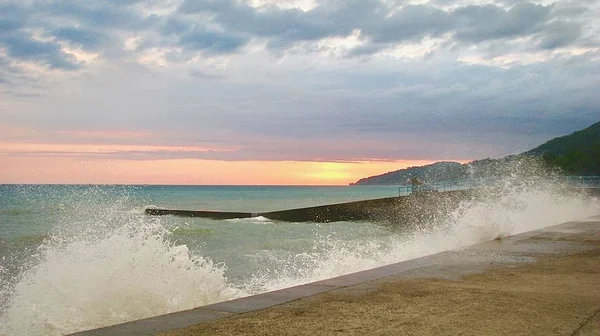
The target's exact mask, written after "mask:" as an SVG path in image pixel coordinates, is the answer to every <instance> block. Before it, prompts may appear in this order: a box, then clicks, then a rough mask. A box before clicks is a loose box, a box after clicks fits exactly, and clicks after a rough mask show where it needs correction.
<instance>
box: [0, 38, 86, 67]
mask: <svg viewBox="0 0 600 336" xmlns="http://www.w3.org/2000/svg"><path fill="white" fill-rule="evenodd" d="M0 43H2V44H3V45H4V47H5V48H6V52H7V54H8V56H10V57H13V58H16V59H20V60H26V61H34V62H39V63H42V64H45V65H48V66H49V67H50V68H54V69H62V70H76V69H78V68H79V65H78V64H77V61H76V60H75V59H74V57H73V56H72V55H69V54H66V53H65V52H63V51H62V49H61V48H60V46H59V45H58V44H56V43H53V42H40V41H37V40H34V39H32V38H31V37H30V36H28V35H25V34H13V35H10V36H7V37H5V38H2V39H0Z"/></svg>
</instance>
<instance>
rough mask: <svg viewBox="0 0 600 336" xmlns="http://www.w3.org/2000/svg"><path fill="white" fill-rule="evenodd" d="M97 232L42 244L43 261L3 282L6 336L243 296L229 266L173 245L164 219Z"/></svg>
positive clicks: (64, 330) (53, 331)
mask: <svg viewBox="0 0 600 336" xmlns="http://www.w3.org/2000/svg"><path fill="white" fill-rule="evenodd" d="M96 234H97V235H79V236H77V237H64V236H54V237H52V238H51V239H49V240H48V241H47V242H45V243H44V244H42V245H41V246H40V248H39V256H38V257H37V261H36V262H35V263H33V264H32V265H31V266H30V267H29V268H28V269H27V271H25V272H24V273H23V274H22V275H21V276H20V279H19V281H18V283H16V285H14V286H12V287H10V288H7V287H6V286H5V288H4V291H10V293H6V292H5V293H3V294H4V298H8V300H7V302H8V303H7V305H6V307H5V308H4V312H3V313H2V317H1V318H0V334H1V335H63V334H68V333H71V332H75V331H79V330H85V329H92V328H97V327H102V326H106V325H111V324H117V323H121V322H124V321H130V320H136V319H141V318H146V317H150V316H154V315H160V314H165V313H169V312H174V311H180V310H185V309H190V308H193V307H197V306H202V305H206V304H209V303H213V302H217V301H224V300H228V299H231V298H234V297H236V296H239V295H240V293H239V291H238V290H236V289H234V288H232V287H231V286H229V285H228V283H227V279H226V278H225V277H224V275H223V273H224V271H225V270H226V268H225V266H224V265H218V264H217V265H215V264H214V263H213V262H212V261H211V260H210V259H207V258H202V257H198V256H194V255H192V254H191V253H190V251H188V249H187V247H186V246H185V245H174V244H171V243H169V241H168V240H167V239H166V237H167V235H168V231H167V230H166V229H164V228H163V227H162V226H161V225H160V224H159V223H158V222H151V221H150V222H149V221H147V220H144V219H143V218H142V219H137V220H132V219H129V222H128V223H127V224H126V225H124V226H122V227H119V228H116V229H114V230H112V231H110V232H105V233H99V232H96ZM0 294H2V293H0Z"/></svg>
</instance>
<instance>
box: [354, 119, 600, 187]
mask: <svg viewBox="0 0 600 336" xmlns="http://www.w3.org/2000/svg"><path fill="white" fill-rule="evenodd" d="M539 158H541V159H542V162H544V163H545V165H546V168H553V167H557V168H559V170H560V171H561V172H562V173H564V174H567V175H600V122H598V123H595V124H594V125H592V126H590V127H588V128H586V129H583V130H581V131H577V132H575V133H573V134H570V135H566V136H562V137H558V138H554V139H552V140H550V141H548V142H546V143H544V144H543V145H541V146H539V147H536V148H534V149H532V150H529V151H527V152H524V153H521V154H519V155H510V156H506V157H504V158H500V159H490V158H487V159H483V160H475V161H472V162H469V163H466V164H460V163H458V162H447V161H443V162H436V163H433V164H430V165H426V166H420V167H410V168H406V169H400V170H396V171H393V172H389V173H385V174H381V175H377V176H371V177H366V178H362V179H360V180H358V181H357V182H356V183H351V185H397V184H408V180H409V179H410V178H413V177H416V178H418V179H419V180H421V181H424V182H426V183H437V182H442V181H450V180H458V179H463V178H468V177H486V176H488V177H489V176H498V175H503V174H507V173H508V174H510V173H512V172H515V171H517V170H520V171H519V173H523V170H526V169H527V165H526V164H522V165H519V164H518V163H524V161H525V160H533V161H536V162H539V161H540V160H539ZM519 166H522V167H519ZM530 166H533V165H530ZM525 173H530V174H534V173H535V171H528V172H525Z"/></svg>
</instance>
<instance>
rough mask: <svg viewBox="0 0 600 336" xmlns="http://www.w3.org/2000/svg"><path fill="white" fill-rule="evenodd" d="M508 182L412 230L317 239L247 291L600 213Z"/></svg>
mask: <svg viewBox="0 0 600 336" xmlns="http://www.w3.org/2000/svg"><path fill="white" fill-rule="evenodd" d="M524 183H525V182H524V181H523V180H521V179H512V180H511V179H506V180H503V181H501V183H500V184H498V185H494V186H492V187H490V188H487V189H484V190H481V191H479V192H477V193H475V194H474V195H473V198H472V199H468V200H464V201H463V202H462V203H460V205H459V206H458V208H456V209H455V210H454V211H451V212H450V213H449V214H445V215H443V216H440V217H439V218H437V219H436V222H435V223H427V224H428V225H420V226H411V227H412V228H416V229H415V230H414V231H411V232H394V233H393V234H391V235H388V236H383V237H382V236H379V237H371V238H367V239H361V240H355V241H348V240H340V239H338V238H336V237H335V236H332V235H328V236H326V237H322V236H321V237H317V239H315V244H314V246H313V248H312V251H307V252H305V253H301V254H297V255H295V256H293V257H291V258H290V257H288V258H285V259H278V258H277V256H270V259H271V260H268V261H266V262H267V263H268V264H271V265H274V266H271V267H269V268H268V269H266V270H265V271H262V272H259V273H257V274H255V276H254V277H253V278H252V279H250V280H249V281H248V283H247V285H246V286H247V289H248V290H249V291H253V292H256V293H258V292H264V291H271V290H277V289H281V288H286V287H291V286H295V285H300V284H304V283H308V282H313V281H319V280H324V279H328V278H331V277H335V276H339V275H343V274H348V273H353V272H358V271H362V270H367V269H371V268H375V267H379V266H384V265H388V264H392V263H396V262H401V261H404V260H410V259H414V258H418V257H422V256H427V255H431V254H434V253H439V252H442V251H447V250H452V249H456V248H461V247H465V246H470V245H473V244H477V243H481V242H485V241H489V240H493V239H496V238H501V237H505V236H508V235H512V234H517V233H522V232H527V231H531V230H536V229H540V228H544V227H547V226H551V225H555V224H560V223H564V222H567V221H572V220H582V219H585V218H587V217H590V216H593V215H597V214H598V213H600V203H599V202H598V200H597V199H595V198H590V197H588V196H586V195H584V194H581V193H575V192H569V191H565V186H561V185H557V184H555V183H547V182H545V181H544V180H537V181H535V182H533V183H532V182H531V181H528V182H526V185H524Z"/></svg>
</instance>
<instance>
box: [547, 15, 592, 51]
mask: <svg viewBox="0 0 600 336" xmlns="http://www.w3.org/2000/svg"><path fill="white" fill-rule="evenodd" d="M581 32H582V27H581V25H580V24H579V23H577V22H565V21H554V22H552V23H549V24H548V25H547V26H546V28H545V29H544V31H543V32H542V33H541V34H540V35H539V39H540V42H539V44H538V47H539V48H541V49H549V50H552V49H557V48H562V47H566V46H568V45H571V44H574V43H575V42H576V41H577V39H578V38H579V37H580V36H581Z"/></svg>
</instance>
